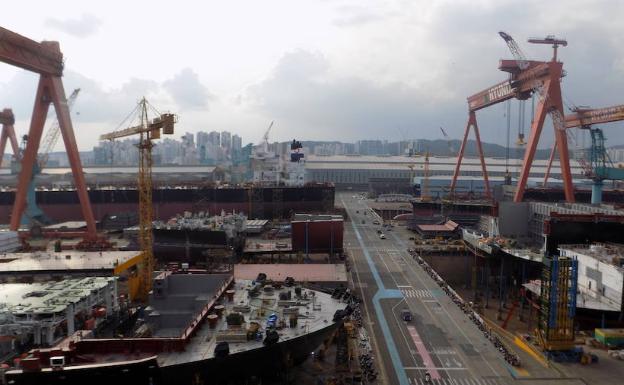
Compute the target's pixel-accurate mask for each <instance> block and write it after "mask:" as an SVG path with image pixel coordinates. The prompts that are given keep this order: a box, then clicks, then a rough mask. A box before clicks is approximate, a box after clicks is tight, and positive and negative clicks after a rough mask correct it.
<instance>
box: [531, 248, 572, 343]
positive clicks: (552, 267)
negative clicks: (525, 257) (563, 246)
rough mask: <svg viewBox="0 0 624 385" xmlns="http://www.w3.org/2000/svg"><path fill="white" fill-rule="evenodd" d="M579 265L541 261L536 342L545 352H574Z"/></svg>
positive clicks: (555, 259) (569, 261)
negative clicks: (540, 286)
mask: <svg viewBox="0 0 624 385" xmlns="http://www.w3.org/2000/svg"><path fill="white" fill-rule="evenodd" d="M577 281H578V261H577V260H576V258H574V259H572V258H564V257H552V258H544V267H543V269H542V288H541V293H540V312H539V322H538V329H537V331H536V333H537V338H538V340H539V342H540V345H541V346H542V349H543V350H545V351H564V350H571V349H573V348H574V338H575V336H574V317H575V315H576V293H577Z"/></svg>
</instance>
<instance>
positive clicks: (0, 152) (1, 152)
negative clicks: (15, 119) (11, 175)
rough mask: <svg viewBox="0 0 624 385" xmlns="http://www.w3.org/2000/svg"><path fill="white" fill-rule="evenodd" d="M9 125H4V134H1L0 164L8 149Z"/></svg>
mask: <svg viewBox="0 0 624 385" xmlns="http://www.w3.org/2000/svg"><path fill="white" fill-rule="evenodd" d="M7 127H8V125H7V124H4V125H2V133H0V162H2V160H3V159H4V150H5V148H6V143H7V137H8V136H9V135H8V133H7Z"/></svg>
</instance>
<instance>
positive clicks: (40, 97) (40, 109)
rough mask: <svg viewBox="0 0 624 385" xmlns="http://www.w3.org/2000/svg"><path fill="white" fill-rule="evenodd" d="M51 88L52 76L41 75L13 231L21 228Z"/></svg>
mask: <svg viewBox="0 0 624 385" xmlns="http://www.w3.org/2000/svg"><path fill="white" fill-rule="evenodd" d="M51 89H52V82H51V80H50V77H48V76H44V75H41V77H40V78H39V85H38V87H37V94H36V96H35V106H34V108H33V114H32V120H31V122H30V129H29V130H28V142H26V149H25V150H24V154H23V157H22V166H21V170H20V173H19V177H18V181H17V191H16V193H15V202H14V204H13V211H12V213H11V230H13V231H17V230H18V229H19V226H20V222H21V219H22V214H23V213H24V209H25V208H26V192H27V189H28V184H29V183H30V180H31V178H32V173H33V166H34V164H35V162H36V161H37V150H38V149H39V142H40V141H41V134H42V133H43V125H44V124H45V120H46V117H47V116H48V108H49V107H50V102H51V95H50V91H51ZM81 173H82V171H81ZM81 175H82V174H81Z"/></svg>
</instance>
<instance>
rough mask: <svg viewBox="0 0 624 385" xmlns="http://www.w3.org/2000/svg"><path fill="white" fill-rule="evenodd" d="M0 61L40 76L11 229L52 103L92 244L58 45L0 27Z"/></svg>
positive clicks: (17, 219)
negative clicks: (34, 39) (38, 40)
mask: <svg viewBox="0 0 624 385" xmlns="http://www.w3.org/2000/svg"><path fill="white" fill-rule="evenodd" d="M0 61H3V62H5V63H8V64H11V65H14V66H16V67H20V68H23V69H25V70H28V71H32V72H35V73H38V74H39V75H40V76H39V85H38V87H37V95H36V98H35V106H34V108H33V114H32V120H31V123H30V129H29V131H28V142H27V144H26V149H25V150H24V153H23V157H22V167H21V171H20V174H19V179H18V185H17V193H16V194H15V204H14V206H13V212H12V215H11V229H12V230H17V229H18V228H19V226H20V219H21V218H22V214H23V212H24V210H25V208H26V190H27V188H28V184H29V183H30V180H31V177H32V172H33V166H34V164H35V162H36V160H37V151H38V149H39V143H40V142H41V136H42V133H43V126H44V124H45V120H46V117H47V115H48V109H49V107H50V104H53V105H54V110H55V111H56V116H57V119H58V122H59V126H60V129H61V134H62V136H63V141H64V143H65V150H66V151H67V157H68V158H69V164H70V166H71V169H72V174H73V176H74V183H75V186H76V191H77V192H78V198H79V199H80V207H81V210H82V215H83V217H84V220H85V221H86V223H87V234H86V238H87V240H90V241H95V240H96V239H97V234H96V228H95V219H94V217H93V211H92V210H91V203H90V202H89V196H88V195H87V186H86V183H85V178H84V175H83V172H82V164H81V162H80V156H79V154H78V145H77V144H76V137H75V135H74V128H73V126H72V122H71V116H70V114H69V109H68V107H67V99H66V97H65V89H64V88H63V81H62V80H61V77H62V76H63V54H62V53H61V50H60V47H59V43H58V42H55V41H43V42H41V43H38V42H36V41H33V40H30V39H28V38H26V37H24V36H21V35H19V34H17V33H15V32H12V31H9V30H7V29H5V28H2V27H0Z"/></svg>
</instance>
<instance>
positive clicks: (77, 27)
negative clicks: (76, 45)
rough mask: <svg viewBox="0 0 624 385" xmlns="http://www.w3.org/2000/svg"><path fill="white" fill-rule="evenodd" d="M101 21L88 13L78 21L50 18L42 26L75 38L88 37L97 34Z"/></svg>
mask: <svg viewBox="0 0 624 385" xmlns="http://www.w3.org/2000/svg"><path fill="white" fill-rule="evenodd" d="M101 24H102V21H101V20H100V19H99V18H97V17H96V16H94V15H92V14H90V13H84V14H82V15H81V16H80V18H78V19H62V20H61V19H57V18H53V17H50V18H48V19H46V20H45V22H44V25H45V26H46V27H48V28H52V29H56V30H59V31H62V32H65V33H67V34H70V35H72V36H76V37H80V38H83V37H88V36H91V35H94V34H95V33H97V31H98V29H99V28H100V25H101Z"/></svg>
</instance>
